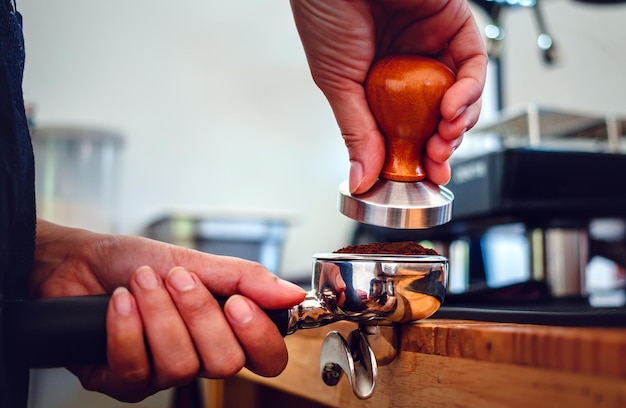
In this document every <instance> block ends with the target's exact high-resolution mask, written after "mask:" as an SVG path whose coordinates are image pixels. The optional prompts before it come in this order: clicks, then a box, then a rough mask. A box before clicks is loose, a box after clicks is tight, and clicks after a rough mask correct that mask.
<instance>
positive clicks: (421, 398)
mask: <svg viewBox="0 0 626 408" xmlns="http://www.w3.org/2000/svg"><path fill="white" fill-rule="evenodd" d="M354 328H355V325H353V324H351V323H346V322H340V323H337V324H334V325H332V326H328V327H325V328H320V329H312V330H302V331H300V332H297V333H295V334H293V335H291V336H288V337H287V338H286V342H287V346H288V348H289V356H290V361H289V365H288V366H287V368H286V370H285V371H284V372H283V373H282V374H281V375H280V376H278V377H276V378H271V379H269V378H261V377H258V376H256V375H254V374H252V373H250V372H247V371H244V372H242V373H241V374H240V375H239V378H240V380H239V381H241V379H244V380H245V381H247V382H249V383H253V384H257V386H258V385H262V386H264V387H271V388H272V389H275V390H280V391H282V392H284V393H287V394H291V395H295V396H300V397H303V398H306V399H309V400H312V401H315V402H316V403H317V404H318V405H316V406H319V407H323V406H327V407H342V408H343V407H347V408H351V407H377V408H378V407H529V406H530V407H561V406H563V407H568V408H572V407H620V408H622V407H626V330H624V329H602V328H566V327H551V326H537V325H520V324H500V323H484V322H475V321H455V320H426V321H422V322H419V323H413V324H409V325H404V326H401V328H400V330H401V336H400V337H401V345H400V351H399V354H398V356H397V358H396V359H395V360H394V361H393V362H392V363H391V364H389V365H387V366H384V367H380V368H379V376H378V382H377V385H376V389H375V391H374V395H373V397H372V398H371V399H369V400H358V399H357V398H356V397H354V395H353V394H352V390H351V388H350V385H349V384H348V382H347V380H346V379H345V378H343V379H342V380H341V381H340V383H339V385H337V386H336V387H328V386H326V385H325V384H324V383H323V382H322V381H321V378H320V375H319V362H318V359H319V350H320V347H321V342H322V339H323V337H324V336H325V335H326V333H327V332H328V331H330V330H337V331H339V332H340V333H343V334H346V333H348V332H349V331H351V330H353V329H354ZM255 395H256V397H253V398H251V399H249V400H248V402H247V403H246V404H243V405H241V404H242V403H241V402H240V403H239V404H240V405H239V407H240V408H242V407H245V406H249V407H265V406H266V405H263V404H264V403H266V402H264V401H261V400H259V398H258V395H259V394H255ZM255 398H256V399H255ZM261 399H262V398H261ZM226 400H227V398H226ZM271 404H272V405H267V406H272V407H281V406H293V405H292V403H290V404H291V405H281V402H280V399H279V398H277V397H272V401H271ZM228 406H229V405H228V401H225V402H224V405H222V406H220V407H219V408H222V407H228ZM210 408H217V407H216V406H215V405H213V406H210Z"/></svg>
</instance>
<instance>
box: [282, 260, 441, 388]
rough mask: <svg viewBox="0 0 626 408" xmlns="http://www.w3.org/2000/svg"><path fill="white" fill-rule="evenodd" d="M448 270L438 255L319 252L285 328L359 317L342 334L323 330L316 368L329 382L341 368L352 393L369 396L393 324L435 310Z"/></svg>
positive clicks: (389, 352)
mask: <svg viewBox="0 0 626 408" xmlns="http://www.w3.org/2000/svg"><path fill="white" fill-rule="evenodd" d="M447 275H448V260H447V259H446V258H445V257H442V256H432V255H362V254H345V253H331V254H318V255H316V256H315V258H314V264H313V277H312V289H311V291H310V292H309V293H308V294H307V297H306V299H305V300H304V301H303V302H302V303H300V304H299V305H296V306H295V307H294V308H292V309H291V310H290V311H289V317H288V319H289V324H288V327H287V334H291V333H293V332H295V331H296V330H298V329H308V328H316V327H320V326H324V325H326V324H329V323H333V322H336V321H340V320H346V321H351V322H354V323H358V325H359V326H358V328H357V329H356V330H354V331H353V332H351V333H350V334H349V335H348V336H347V337H346V338H344V337H343V336H342V335H341V334H339V333H338V332H336V331H331V332H329V333H328V334H327V336H326V338H325V339H324V342H323V344H322V349H321V353H320V371H321V375H322V379H323V380H324V382H325V383H326V384H327V385H331V386H332V385H336V384H337V383H338V382H339V380H340V378H341V376H342V374H343V373H345V374H346V376H347V378H348V380H349V382H350V384H351V386H352V390H353V392H354V394H355V395H356V396H357V397H358V398H361V399H365V398H369V397H370V396H371V395H372V392H373V391H374V386H375V383H376V377H377V374H378V366H381V365H386V364H388V363H390V362H391V361H393V359H394V358H395V355H396V351H397V342H398V324H399V323H408V322H413V321H416V320H421V319H425V318H427V317H429V316H431V315H432V314H433V313H435V312H436V311H437V310H438V309H439V307H440V306H441V304H442V302H443V299H444V296H445V292H446V282H447Z"/></svg>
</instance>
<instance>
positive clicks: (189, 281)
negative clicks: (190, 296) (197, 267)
mask: <svg viewBox="0 0 626 408" xmlns="http://www.w3.org/2000/svg"><path fill="white" fill-rule="evenodd" d="M168 281H169V282H170V284H171V285H172V286H173V287H174V289H176V290H177V291H179V292H186V291H188V290H191V289H193V288H194V287H195V286H196V281H195V280H194V279H193V277H192V276H191V274H190V273H189V272H188V271H187V269H185V268H174V269H172V270H171V271H170V273H169V276H168Z"/></svg>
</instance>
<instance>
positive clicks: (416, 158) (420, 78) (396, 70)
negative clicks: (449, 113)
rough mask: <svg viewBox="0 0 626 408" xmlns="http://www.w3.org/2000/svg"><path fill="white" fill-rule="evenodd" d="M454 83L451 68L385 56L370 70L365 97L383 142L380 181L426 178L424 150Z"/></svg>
mask: <svg viewBox="0 0 626 408" xmlns="http://www.w3.org/2000/svg"><path fill="white" fill-rule="evenodd" d="M454 81H455V75H454V73H453V72H452V70H451V69H450V68H448V67H447V66H446V65H444V64H442V63H441V62H439V61H437V60H434V59H432V58H427V57H421V56H415V55H397V56H389V57H385V58H382V59H381V60H379V61H377V62H376V63H375V64H374V65H373V67H372V68H371V70H370V72H369V74H368V77H367V80H366V82H365V92H366V96H367V101H368V103H369V106H370V109H371V110H372V113H373V114H374V117H375V118H376V121H377V122H378V127H379V128H380V130H381V132H382V134H383V136H384V137H385V148H386V156H385V164H384V166H383V170H382V172H381V174H380V176H381V177H382V178H384V179H387V180H393V181H409V182H410V181H421V180H424V179H425V178H426V170H425V169H424V166H423V163H422V161H423V160H422V156H423V150H424V144H425V143H426V140H427V139H428V138H429V137H430V136H432V135H433V134H434V133H435V130H436V129H437V125H438V123H439V121H440V119H441V110H440V104H441V99H442V98H443V94H444V93H445V92H446V90H447V89H448V88H450V86H452V84H453V83H454Z"/></svg>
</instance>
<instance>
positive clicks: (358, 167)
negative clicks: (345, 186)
mask: <svg viewBox="0 0 626 408" xmlns="http://www.w3.org/2000/svg"><path fill="white" fill-rule="evenodd" d="M362 182H363V165H362V164H361V163H360V162H358V161H356V160H352V161H351V162H350V193H354V192H355V191H356V190H357V189H358V188H359V187H360V186H361V183H362Z"/></svg>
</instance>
